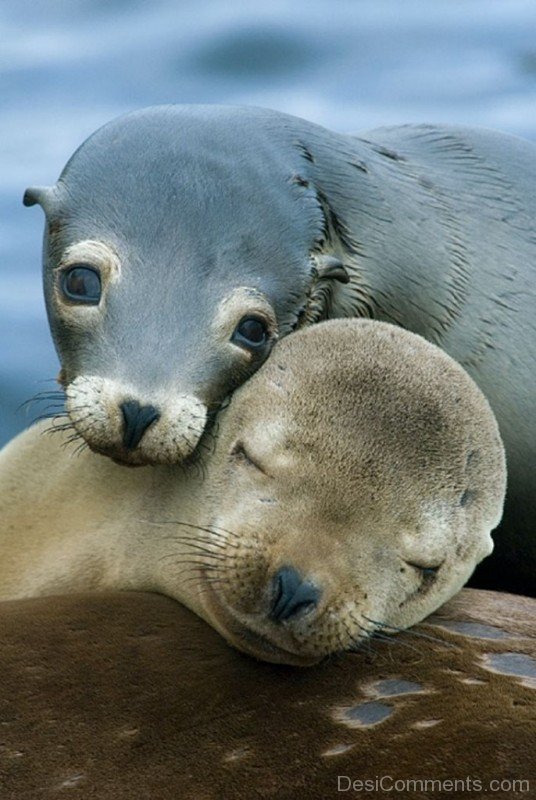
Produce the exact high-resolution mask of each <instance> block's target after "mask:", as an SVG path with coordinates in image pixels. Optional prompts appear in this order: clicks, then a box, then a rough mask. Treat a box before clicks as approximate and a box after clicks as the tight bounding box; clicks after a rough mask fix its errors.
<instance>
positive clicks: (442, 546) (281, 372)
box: [0, 320, 506, 664]
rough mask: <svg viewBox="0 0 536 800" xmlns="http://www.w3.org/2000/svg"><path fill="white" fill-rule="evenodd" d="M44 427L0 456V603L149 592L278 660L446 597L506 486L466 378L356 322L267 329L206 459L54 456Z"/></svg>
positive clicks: (476, 552)
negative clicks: (120, 461) (185, 465)
mask: <svg viewBox="0 0 536 800" xmlns="http://www.w3.org/2000/svg"><path fill="white" fill-rule="evenodd" d="M326 410H329V413H326ZM41 433H42V426H41V427H35V428H31V429H30V430H29V431H27V432H25V433H24V434H22V435H21V436H20V437H18V438H17V439H15V440H14V441H13V442H12V443H11V445H9V446H8V447H7V448H6V449H5V450H4V451H3V453H2V456H1V457H0V497H1V501H0V522H1V530H2V535H1V538H0V599H8V598H14V597H19V598H20V597H29V596H36V595H42V594H51V593H60V592H77V591H87V590H94V589H99V590H103V589H111V588H113V589H137V590H152V591H159V592H161V593H163V594H167V595H169V596H171V597H173V598H175V599H176V600H179V601H180V602H182V603H184V604H185V605H187V606H188V607H189V608H191V609H192V610H193V611H195V612H196V613H198V614H199V615H200V616H202V617H203V618H204V619H205V620H207V621H208V622H209V623H210V624H211V625H212V626H213V627H214V628H216V629H217V630H218V631H219V632H220V633H221V634H222V635H223V636H224V637H225V638H226V639H227V640H228V641H229V642H230V643H231V644H233V645H235V646H236V647H238V648H239V649H241V650H243V651H245V652H247V653H250V654H251V655H254V656H256V657H258V658H262V659H266V660H268V661H282V662H285V663H294V664H310V663H314V662H316V661H318V660H319V659H321V658H323V657H324V656H326V655H329V654H332V653H336V652H339V651H342V650H347V649H352V648H353V647H355V646H357V645H359V643H360V642H362V641H363V640H366V639H367V638H368V637H370V636H371V635H372V634H373V633H374V632H375V631H378V630H380V631H382V630H384V629H387V630H390V629H391V628H392V627H397V628H401V627H403V628H405V627H408V626H410V625H413V624H414V623H416V622H418V621H420V620H422V619H423V618H424V617H426V616H427V615H428V614H430V613H431V612H432V611H434V610H435V609H436V608H437V607H438V606H439V605H441V604H442V603H443V602H445V601H446V600H447V599H448V598H450V597H451V596H452V595H453V594H455V593H456V592H457V591H458V590H459V589H460V588H461V586H462V585H463V584H464V583H465V582H466V581H467V579H468V578H469V576H470V575H471V573H472V571H473V570H474V568H475V566H476V564H477V563H478V562H479V561H481V560H482V558H484V557H485V556H486V555H488V553H489V552H490V551H491V549H492V540H491V536H490V532H491V530H492V529H493V528H494V527H495V526H496V525H497V524H498V522H499V520H500V517H501V511H502V505H503V498H504V491H505V484H506V473H505V464H504V451H503V446H502V443H501V440H500V436H499V432H498V428H497V423H496V421H495V418H494V416H493V414H492V412H491V410H490V407H489V405H488V403H487V401H486V399H485V398H484V396H483V395H482V393H481V392H480V390H479V389H478V388H477V386H476V385H475V384H474V382H473V381H472V380H471V379H470V377H469V376H468V375H467V373H466V372H465V371H464V370H463V369H462V368H461V367H460V366H459V365H458V364H456V363H455V362H454V361H453V359H451V358H450V357H449V356H447V355H446V353H444V352H443V351H442V350H440V349H439V348H437V347H435V346H433V345H432V344H430V343H429V342H427V341H426V340H424V339H423V338H421V337H419V336H416V335H415V334H412V333H409V332H408V331H404V330H402V329H399V328H397V327H395V326H393V325H388V324H385V323H379V322H371V321H368V320H333V321H330V322H325V323H323V324H321V325H317V326H314V327H311V328H306V329H304V330H302V331H299V332H297V333H296V334H294V335H293V336H289V337H286V338H285V339H283V340H282V341H281V342H278V344H277V345H276V347H275V348H274V351H273V353H272V356H271V358H269V359H268V360H267V362H266V363H265V364H264V365H263V367H262V368H261V369H260V370H259V371H258V372H257V373H256V374H255V375H254V376H252V378H251V379H250V380H249V381H247V382H246V384H244V385H243V386H242V387H241V388H240V389H239V390H238V391H237V392H236V393H235V394H234V395H233V398H232V401H231V403H230V405H229V407H228V408H227V409H226V410H225V411H224V412H222V414H221V418H220V422H219V434H218V437H217V440H216V442H215V450H214V453H213V455H212V456H211V457H210V458H207V459H206V472H205V474H195V473H194V472H193V471H187V472H186V473H185V474H183V471H182V470H180V469H177V468H176V467H167V466H159V467H145V468H141V469H138V470H125V469H124V468H123V467H121V466H119V465H116V464H114V463H113V462H112V461H111V460H110V459H106V458H102V457H101V456H99V455H97V454H95V453H92V452H91V451H89V450H86V451H85V452H82V453H81V454H80V456H79V457H77V458H68V457H67V456H66V454H65V451H64V450H63V449H62V443H63V439H62V438H61V437H58V435H53V436H50V435H45V436H43V435H41ZM62 436H63V437H65V436H66V434H62Z"/></svg>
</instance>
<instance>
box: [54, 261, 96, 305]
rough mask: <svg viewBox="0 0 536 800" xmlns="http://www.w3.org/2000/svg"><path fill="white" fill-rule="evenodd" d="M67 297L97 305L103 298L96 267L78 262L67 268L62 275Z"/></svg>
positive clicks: (63, 288)
mask: <svg viewBox="0 0 536 800" xmlns="http://www.w3.org/2000/svg"><path fill="white" fill-rule="evenodd" d="M61 289H62V291H63V294H64V295H65V297H67V298H69V300H72V301H73V302H75V303H86V305H92V306H96V305H97V304H98V303H99V301H100V298H101V279H100V275H99V273H98V272H97V270H96V269H94V268H93V267H89V266H86V265H85V264H78V265H77V266H75V267H70V268H69V269H67V270H65V272H64V273H63V275H62V277H61Z"/></svg>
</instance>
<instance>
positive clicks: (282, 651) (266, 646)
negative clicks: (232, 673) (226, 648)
mask: <svg viewBox="0 0 536 800" xmlns="http://www.w3.org/2000/svg"><path fill="white" fill-rule="evenodd" d="M207 599H208V610H209V611H210V612H212V613H211V616H210V619H211V620H212V624H213V625H214V627H215V628H216V629H217V630H218V632H219V633H220V634H221V635H222V636H223V637H224V639H226V640H227V641H228V642H229V643H230V644H232V645H233V646H234V647H236V648H237V649H238V650H240V651H241V652H243V653H246V654H247V655H248V656H252V657H253V658H256V659H259V660H261V661H269V662H271V663H273V664H282V665H291V666H297V667H309V666H313V665H314V664H318V663H319V662H320V661H322V660H323V658H324V656H322V655H318V656H311V655H300V654H299V653H296V652H294V651H292V650H287V649H286V648H284V647H281V646H280V645H277V644H275V643H274V642H273V641H271V640H270V639H268V638H267V637H266V636H264V635H263V634H261V633H258V632H257V631H255V630H254V629H253V628H251V627H249V626H248V625H245V624H244V623H243V622H242V621H241V620H240V619H238V618H237V617H236V616H235V615H234V613H233V612H232V611H231V610H230V609H229V608H227V606H226V604H224V603H223V602H222V600H221V599H220V598H219V597H218V595H217V593H216V592H215V591H214V589H213V587H212V586H210V583H209V585H208V598H207Z"/></svg>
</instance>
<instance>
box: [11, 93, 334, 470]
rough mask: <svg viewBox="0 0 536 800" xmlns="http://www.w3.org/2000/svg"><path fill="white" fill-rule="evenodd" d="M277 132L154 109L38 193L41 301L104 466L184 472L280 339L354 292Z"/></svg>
mask: <svg viewBox="0 0 536 800" xmlns="http://www.w3.org/2000/svg"><path fill="white" fill-rule="evenodd" d="M281 119H283V120H284V119H285V117H284V115H277V114H276V113H275V112H268V111H264V110H261V109H240V108H238V109H237V108H234V109H225V108H219V107H217V106H214V107H203V106H198V107H187V106H186V107H179V106H166V107H156V108H150V109H145V110H143V111H141V112H135V113H133V114H129V115H127V116H125V117H122V118H120V119H119V120H116V121H114V122H111V123H109V124H108V125H106V126H104V128H102V129H100V130H99V131H97V132H96V133H95V134H93V135H92V136H91V137H90V138H89V139H88V140H87V141H86V142H85V143H84V144H83V145H82V146H81V147H80V148H79V149H78V150H77V152H76V153H75V154H74V155H73V157H72V158H71V159H70V161H69V162H68V164H67V166H66V167H65V169H64V170H63V173H62V174H61V176H60V178H59V180H58V182H57V184H56V185H55V186H53V187H51V188H46V187H44V188H43V187H34V188H31V189H28V190H27V192H26V195H25V200H24V202H25V204H26V205H33V204H35V203H39V204H40V205H41V206H42V207H43V209H44V210H45V212H46V217H47V224H46V231H45V245H44V289H45V298H46V305H47V311H48V316H49V321H50V326H51V330H52V334H53V338H54V342H55V344H56V348H57V350H58V354H59V356H60V361H61V365H62V369H61V373H60V382H61V384H62V385H63V387H64V389H65V392H66V398H67V411H68V413H69V415H70V419H71V421H72V423H73V425H74V427H75V429H76V431H77V433H78V434H80V435H81V436H82V437H83V438H84V439H85V440H86V442H87V443H88V444H89V445H90V447H91V448H92V449H94V450H96V451H97V452H100V453H103V454H106V455H109V456H111V457H112V458H114V459H115V460H117V461H119V462H123V463H126V464H130V465H141V464H156V463H164V464H165V463H168V464H170V463H181V462H184V461H185V460H186V459H187V458H188V457H189V456H190V455H191V453H192V452H193V451H194V450H195V447H196V445H197V443H198V441H199V438H200V436H201V434H202V433H203V431H204V430H205V426H206V423H207V419H211V417H212V415H213V414H214V412H215V411H216V410H217V409H218V408H219V407H220V405H221V403H222V402H223V401H224V400H225V398H227V397H228V396H229V395H230V393H231V392H232V391H233V390H234V389H235V388H236V387H237V386H239V385H240V384H241V383H243V382H244V381H245V380H246V379H247V378H248V377H249V376H250V375H251V374H252V373H253V372H254V371H255V370H256V369H257V368H258V367H259V366H260V365H261V364H262V363H263V361H264V360H265V359H266V358H267V356H268V354H269V353H270V350H271V348H272V346H273V344H274V343H275V341H276V340H277V339H278V337H280V336H283V335H285V334H286V333H288V332H289V331H291V330H293V329H294V328H295V327H296V326H297V325H298V324H299V320H300V318H301V317H303V316H304V315H305V316H307V315H308V316H309V317H310V316H311V315H314V313H315V308H316V309H317V311H318V308H319V307H320V305H321V299H322V298H323V297H324V296H325V293H326V287H327V286H329V285H331V284H332V283H333V282H340V281H347V279H348V278H347V275H346V272H345V269H344V267H343V266H342V263H341V262H340V261H339V260H338V259H337V258H336V257H335V255H333V254H332V255H330V254H329V253H326V252H324V250H323V242H324V238H325V215H324V212H323V209H322V207H321V203H320V202H319V197H318V193H317V192H316V190H315V189H314V187H313V186H312V185H311V184H310V181H309V179H308V178H307V176H306V173H307V170H308V169H309V168H310V167H311V162H310V159H309V158H308V157H307V151H304V149H303V147H302V146H301V145H300V143H299V141H298V140H297V139H296V141H294V139H293V136H292V135H291V134H289V133H288V132H287V131H286V130H285V125H284V124H283V123H282V122H281ZM288 119H290V118H288ZM323 237H324V238H323ZM324 249H325V248H324ZM313 287H315V291H316V294H315V293H314V292H312V288H313ZM313 295H314V297H313ZM315 298H316V299H315ZM319 298H320V299H319ZM317 307H318V308H317ZM318 313H319V312H318Z"/></svg>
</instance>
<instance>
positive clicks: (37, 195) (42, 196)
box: [22, 186, 52, 209]
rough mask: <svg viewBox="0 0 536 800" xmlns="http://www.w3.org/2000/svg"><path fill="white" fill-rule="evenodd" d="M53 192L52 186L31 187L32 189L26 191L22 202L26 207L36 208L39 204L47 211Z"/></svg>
mask: <svg viewBox="0 0 536 800" xmlns="http://www.w3.org/2000/svg"><path fill="white" fill-rule="evenodd" d="M51 192H52V187H50V186H30V188H29V189H26V191H25V192H24V197H23V198H22V202H23V203H24V205H25V206H35V205H36V204H37V203H39V205H40V206H42V208H44V209H46V205H47V198H49V197H50V195H51Z"/></svg>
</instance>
